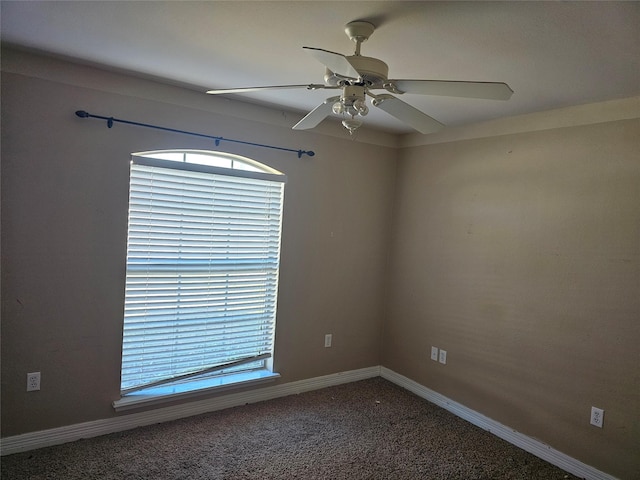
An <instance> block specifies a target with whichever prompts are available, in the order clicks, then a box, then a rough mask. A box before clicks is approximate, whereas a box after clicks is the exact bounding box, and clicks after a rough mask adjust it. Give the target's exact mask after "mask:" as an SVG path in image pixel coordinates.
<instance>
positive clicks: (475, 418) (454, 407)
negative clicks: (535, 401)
mask: <svg viewBox="0 0 640 480" xmlns="http://www.w3.org/2000/svg"><path fill="white" fill-rule="evenodd" d="M380 376H381V377H382V378H384V379H386V380H389V381H390V382H393V383H395V384H396V385H398V386H400V387H402V388H404V389H406V390H409V391H410V392H413V393H415V394H416V395H418V396H419V397H422V398H424V399H425V400H428V401H429V402H431V403H434V404H436V405H438V406H439V407H442V408H444V409H445V410H448V411H450V412H451V413H453V414H454V415H456V416H457V417H460V418H462V419H464V420H466V421H468V422H469V423H472V424H474V425H476V426H478V427H480V428H482V429H483V430H487V431H488V432H491V433H493V434H494V435H496V436H497V437H500V438H502V439H503V440H506V441H507V442H509V443H511V444H512V445H515V446H516V447H519V448H521V449H523V450H525V451H526V452H529V453H531V454H533V455H535V456H536V457H539V458H541V459H542V460H545V461H547V462H549V463H550V464H552V465H555V466H557V467H559V468H562V469H563V470H565V471H566V472H569V473H572V474H573V475H576V476H578V477H580V478H584V479H586V480H618V479H616V478H615V477H612V476H611V475H609V474H607V473H604V472H601V471H600V470H597V469H595V468H593V467H591V466H589V465H587V464H585V463H582V462H580V461H579V460H576V459H575V458H572V457H570V456H568V455H565V454H564V453H562V452H559V451H558V450H555V449H553V448H551V447H550V446H549V445H547V444H545V443H542V442H541V441H539V440H536V439H534V438H531V437H528V436H527V435H524V434H522V433H519V432H516V431H515V430H513V429H512V428H509V427H507V426H505V425H502V424H501V423H498V422H496V421H495V420H492V419H490V418H488V417H485V416H484V415H482V414H480V413H478V412H476V411H474V410H471V409H470V408H468V407H465V406H464V405H461V404H459V403H457V402H454V401H453V400H451V399H449V398H447V397H445V396H444V395H441V394H439V393H437V392H435V391H433V390H431V389H429V388H427V387H425V386H423V385H421V384H419V383H417V382H415V381H413V380H411V379H409V378H407V377H404V376H402V375H400V374H399V373H396V372H394V371H393V370H389V369H388V368H385V367H381V368H380Z"/></svg>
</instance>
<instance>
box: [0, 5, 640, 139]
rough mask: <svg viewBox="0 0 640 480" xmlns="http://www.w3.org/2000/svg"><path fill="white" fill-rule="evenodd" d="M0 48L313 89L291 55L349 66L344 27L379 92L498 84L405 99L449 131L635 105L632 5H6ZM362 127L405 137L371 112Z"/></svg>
mask: <svg viewBox="0 0 640 480" xmlns="http://www.w3.org/2000/svg"><path fill="white" fill-rule="evenodd" d="M1 14H2V17H1V18H2V29H1V38H2V41H3V42H5V43H7V44H9V45H14V46H20V47H26V48H29V49H34V50H37V51H43V52H47V53H51V54H55V55H61V56H64V57H68V58H71V59H77V60H79V61H81V62H89V63H92V64H99V65H104V66H106V67H109V68H116V69H118V70H126V71H130V72H132V73H135V74H140V75H144V76H151V77H156V78H159V79H165V80H167V81H169V82H171V83H179V84H185V85H188V86H191V87H195V88H196V89H199V90H202V91H203V102H206V101H208V99H209V98H210V97H208V96H206V95H205V94H204V91H205V90H206V89H209V88H226V87H240V86H255V85H281V84H307V83H322V81H323V74H324V67H323V66H322V65H321V64H320V63H318V61H316V60H315V59H314V58H313V57H311V55H310V54H309V53H308V52H306V51H304V50H303V49H302V47H303V46H312V47H318V48H323V49H326V50H331V51H334V52H340V53H343V54H345V55H351V54H352V53H353V49H354V44H353V43H352V42H351V41H350V40H349V39H348V37H347V36H346V35H345V33H344V25H345V24H346V23H348V22H350V21H353V20H367V21H370V22H371V23H373V24H375V25H376V27H377V29H376V31H375V32H374V34H373V35H372V37H371V38H370V39H369V41H368V42H366V43H364V44H363V46H362V54H363V55H367V56H371V57H376V58H379V59H381V60H383V61H385V62H386V63H387V64H388V65H389V70H390V71H389V77H390V78H405V79H437V80H473V81H497V82H506V83H508V84H509V85H510V86H511V88H512V89H513V90H514V91H515V94H514V95H513V97H512V98H511V99H510V100H509V101H493V100H478V99H468V98H450V97H435V96H421V95H410V94H405V95H403V96H402V99H403V100H404V101H406V102H408V103H410V104H412V105H414V106H415V107H417V108H418V109H420V110H422V111H423V112H425V113H427V114H429V115H431V116H432V117H434V118H436V119H437V120H439V121H440V122H442V123H444V124H447V125H463V124H468V123H473V122H478V121H483V120H489V119H493V118H498V117H505V116H511V115H518V114H525V113H530V112H535V111H541V110H548V109H553V108H558V107H564V106H570V105H578V104H584V103H590V102H595V101H603V100H609V99H614V98H622V97H630V96H634V95H637V94H639V93H640V28H639V27H638V26H639V25H640V2H482V1H473V2H419V1H413V2H397V1H369V2H349V1H345V2H338V1H331V2H318V1H313V2H312V1H279V2H270V1H225V2H222V1H207V2H191V1H182V2H180V1H171V2H160V1H143V2H137V1H127V2H114V1H90V2H79V1H63V2H58V1H46V2H35V1H28V2H27V1H18V2H14V1H7V0H3V1H2V3H1ZM333 94H334V92H333V91H322V90H320V91H307V90H278V91H268V92H265V91H263V92H255V93H251V94H243V95H239V96H236V97H235V98H237V99H241V100H244V101H251V102H256V103H263V104H268V105H278V106H281V107H282V108H286V109H291V110H296V111H299V112H300V113H306V111H309V110H311V109H312V108H314V107H315V106H316V105H318V104H319V103H321V102H322V101H323V100H324V99H325V98H327V97H329V96H332V95H333ZM371 110H372V111H371V113H370V114H369V116H367V118H366V119H365V122H366V123H368V124H370V125H372V126H375V127H377V128H382V129H385V130H388V131H390V132H409V131H411V130H410V129H408V128H407V127H406V126H404V125H403V124H402V123H400V122H399V121H397V120H395V119H394V118H392V117H390V116H389V115H387V114H386V113H384V112H382V111H379V110H377V109H373V108H372V109H371Z"/></svg>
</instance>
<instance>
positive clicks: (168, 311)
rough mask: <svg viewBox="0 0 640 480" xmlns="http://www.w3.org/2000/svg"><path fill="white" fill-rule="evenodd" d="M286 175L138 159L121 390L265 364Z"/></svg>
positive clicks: (273, 311) (271, 325)
mask: <svg viewBox="0 0 640 480" xmlns="http://www.w3.org/2000/svg"><path fill="white" fill-rule="evenodd" d="M285 178H286V177H285V176H284V175H274V174H267V173H256V172H246V171H236V170H228V169H220V168H215V167H206V166H201V165H193V164H188V163H178V162H171V161H165V160H157V159H149V158H143V157H134V160H133V161H132V164H131V180H130V194H129V197H130V198H129V233H128V246H127V277H126V291H125V313H124V335H123V352H122V376H121V390H122V392H123V394H124V393H128V392H131V391H134V390H139V389H141V388H145V387H148V386H150V385H152V384H158V383H165V382H166V381H173V380H176V379H181V378H185V377H187V376H192V375H196V374H200V373H202V372H204V371H214V372H216V371H217V372H218V373H225V372H227V371H229V369H231V370H232V371H237V370H243V369H245V370H246V369H256V368H263V367H264V362H265V360H264V359H265V358H268V357H269V356H271V353H272V350H273V336H274V327H275V314H276V298H277V288H278V266H279V257H280V233H281V222H282V201H283V195H284V183H283V182H284V179H285Z"/></svg>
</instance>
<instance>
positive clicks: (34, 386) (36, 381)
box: [27, 372, 40, 392]
mask: <svg viewBox="0 0 640 480" xmlns="http://www.w3.org/2000/svg"><path fill="white" fill-rule="evenodd" d="M36 390H40V372H31V373H27V392H35V391H36Z"/></svg>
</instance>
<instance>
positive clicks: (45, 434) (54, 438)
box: [0, 366, 380, 455]
mask: <svg viewBox="0 0 640 480" xmlns="http://www.w3.org/2000/svg"><path fill="white" fill-rule="evenodd" d="M379 376H380V367H379V366H376V367H369V368H362V369H359V370H350V371H347V372H340V373H334V374H331V375H324V376H322V377H315V378H309V379H306V380H299V381H297V382H289V383H283V384H280V385H273V386H270V387H264V388H258V389H255V390H251V391H247V392H240V393H232V394H228V395H223V396H219V397H214V398H208V399H205V400H198V401H194V402H189V403H185V404H181V405H174V406H170V407H163V408H157V409H154V410H150V411H146V412H139V413H131V414H128V415H122V416H118V417H113V418H107V419H104V420H95V421H92V422H84V423H78V424H75V425H69V426H65V427H59V428H52V429H49V430H41V431H38V432H30V433H25V434H22V435H15V436H13V437H6V438H3V439H2V440H1V443H0V455H10V454H12V453H19V452H26V451H29V450H35V449H36V448H43V447H50V446H52V445H60V444H62V443H67V442H74V441H76V440H81V439H83V438H91V437H97V436H100V435H106V434H108V433H114V432H121V431H124V430H130V429H132V428H136V427H141V426H144V425H152V424H154V423H161V422H167V421H170V420H177V419H179V418H185V417H191V416H193V415H199V414H201V413H208V412H213V411H216V410H223V409H225V408H231V407H237V406H240V405H246V404H247V403H256V402H261V401H264V400H271V399H273V398H278V397H285V396H287V395H295V394H298V393H302V392H307V391H310V390H317V389H320V388H325V387H331V386H334V385H340V384H343V383H350V382H356V381H358V380H364V379H367V378H373V377H379Z"/></svg>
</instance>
